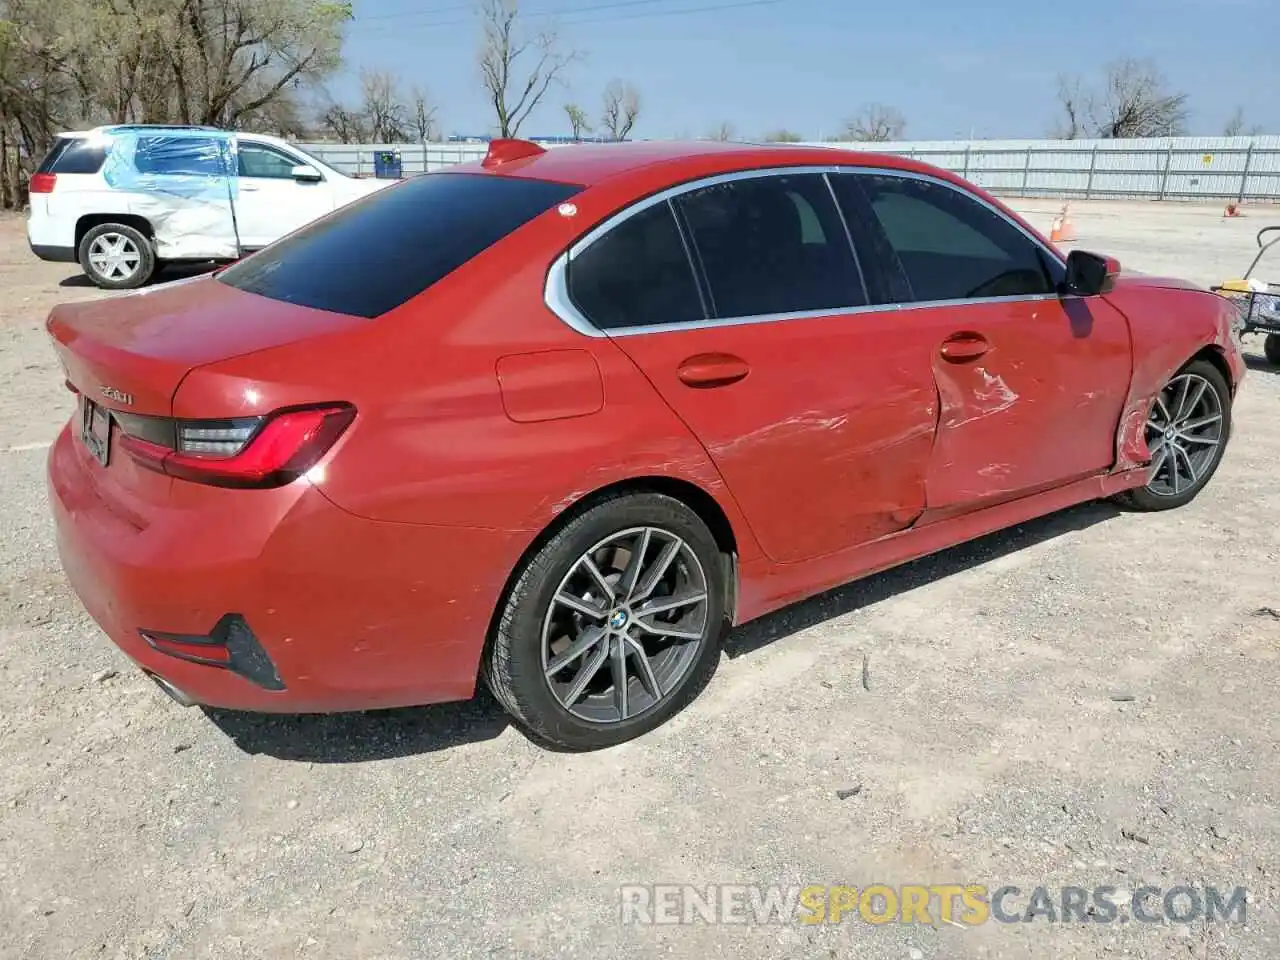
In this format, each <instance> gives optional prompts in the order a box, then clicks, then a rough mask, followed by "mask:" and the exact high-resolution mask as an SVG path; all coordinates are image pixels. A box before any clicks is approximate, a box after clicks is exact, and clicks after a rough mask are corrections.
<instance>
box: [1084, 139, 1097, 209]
mask: <svg viewBox="0 0 1280 960" xmlns="http://www.w3.org/2000/svg"><path fill="white" fill-rule="evenodd" d="M1097 169H1098V145H1097V144H1096V143H1095V144H1094V145H1093V150H1092V151H1091V152H1090V153H1089V180H1088V182H1087V183H1085V185H1084V198H1085V199H1086V200H1088V199H1090V198H1091V197H1092V196H1093V174H1094V171H1095V170H1097Z"/></svg>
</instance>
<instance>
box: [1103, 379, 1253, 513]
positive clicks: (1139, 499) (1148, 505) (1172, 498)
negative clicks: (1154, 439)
mask: <svg viewBox="0 0 1280 960" xmlns="http://www.w3.org/2000/svg"><path fill="white" fill-rule="evenodd" d="M1188 374H1189V375H1191V376H1192V377H1199V378H1201V379H1203V380H1204V381H1206V382H1207V383H1208V384H1209V389H1211V390H1213V391H1214V393H1216V394H1217V399H1218V407H1219V409H1220V410H1221V417H1222V420H1221V435H1220V437H1219V439H1218V443H1217V445H1216V446H1214V447H1213V448H1212V450H1211V455H1210V456H1208V457H1206V459H1205V461H1204V463H1203V465H1202V467H1201V468H1200V470H1199V472H1198V474H1197V475H1196V477H1195V482H1194V483H1192V484H1191V485H1190V486H1188V487H1187V488H1186V489H1184V490H1181V491H1179V492H1178V493H1170V492H1169V491H1168V489H1160V488H1161V486H1162V484H1160V483H1159V482H1158V481H1159V477H1160V476H1162V475H1163V473H1162V472H1161V471H1153V473H1152V477H1151V480H1150V482H1149V483H1148V484H1147V486H1145V487H1139V488H1137V489H1136V490H1127V491H1125V492H1124V493H1121V494H1119V495H1118V496H1116V497H1115V501H1116V502H1117V503H1119V504H1121V505H1122V506H1125V507H1128V508H1129V509H1131V510H1142V511H1156V510H1174V509H1176V508H1178V507H1181V506H1185V505H1186V504H1188V503H1190V502H1191V501H1192V500H1194V499H1195V498H1196V497H1197V496H1199V494H1200V491H1201V490H1203V489H1204V488H1205V486H1206V485H1207V484H1208V483H1209V481H1210V480H1211V479H1212V478H1213V475H1214V474H1215V473H1216V472H1217V470H1218V466H1219V465H1220V464H1221V463H1222V457H1223V455H1224V454H1225V453H1226V449H1227V443H1228V441H1229V440H1230V438H1231V389H1230V387H1228V386H1227V381H1226V378H1225V377H1223V375H1222V373H1221V372H1220V371H1219V370H1218V368H1217V367H1216V366H1214V365H1213V364H1212V363H1209V362H1208V361H1206V360H1193V361H1192V362H1191V363H1189V364H1187V365H1186V366H1185V367H1183V368H1182V369H1181V370H1179V371H1178V372H1177V373H1176V374H1174V376H1173V377H1172V378H1171V379H1170V383H1171V384H1172V383H1176V382H1177V381H1178V379H1179V378H1181V377H1183V376H1184V375H1188ZM1167 389H1169V386H1168V385H1166V386H1165V387H1164V388H1162V393H1163V391H1164V390H1167ZM1155 411H1156V404H1153V405H1152V414H1149V415H1148V419H1150V417H1151V416H1152V415H1154V414H1155ZM1164 486H1166V487H1167V484H1165V485H1164Z"/></svg>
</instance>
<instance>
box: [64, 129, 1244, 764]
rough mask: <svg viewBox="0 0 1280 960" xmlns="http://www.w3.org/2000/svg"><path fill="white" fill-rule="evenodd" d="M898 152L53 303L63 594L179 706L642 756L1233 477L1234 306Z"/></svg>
mask: <svg viewBox="0 0 1280 960" xmlns="http://www.w3.org/2000/svg"><path fill="white" fill-rule="evenodd" d="M1119 273H1120V268H1119V265H1118V264H1117V263H1115V262H1114V261H1113V260H1110V259H1107V258H1104V257H1101V256H1096V255H1092V254H1089V253H1085V252H1082V251H1076V252H1073V253H1072V254H1071V255H1070V256H1067V257H1064V256H1063V255H1062V254H1061V253H1060V252H1059V251H1058V250H1057V249H1055V248H1054V246H1052V245H1051V244H1049V243H1048V242H1047V241H1046V240H1045V239H1044V238H1043V237H1042V236H1041V235H1040V234H1038V233H1037V232H1036V231H1035V230H1033V229H1032V228H1031V227H1029V226H1028V225H1027V224H1026V223H1024V222H1023V221H1022V220H1021V219H1019V218H1018V217H1017V216H1016V215H1015V214H1013V213H1012V212H1011V211H1009V210H1008V209H1007V208H1006V207H1005V206H1003V205H1002V204H1001V203H1000V202H999V201H997V200H995V199H993V198H992V197H990V196H988V195H987V194H985V193H984V192H982V191H981V190H979V189H977V188H975V187H974V186H972V185H970V184H968V183H966V182H964V181H962V180H960V179H958V178H956V177H954V176H952V175H951V174H949V173H947V172H944V171H942V170H938V169H935V168H932V167H929V166H925V165H922V164H919V163H914V162H911V161H908V160H904V159H901V158H898V157H887V156H878V155H873V154H868V153H856V152H846V151H840V150H836V149H826V148H815V147H797V146H767V147H765V146H748V145H731V144H721V143H697V144H671V143H637V144H617V145H604V146H594V145H577V146H572V147H565V148H562V149H554V150H549V151H548V150H544V149H542V148H540V147H538V146H536V145H534V144H531V143H526V142H522V141H510V140H508V141H496V142H495V143H494V144H493V145H492V147H491V149H490V151H489V154H488V156H487V157H486V158H485V160H484V161H482V162H477V163H474V164H468V165H464V166H459V167H456V168H452V169H450V170H448V171H447V172H442V173H433V174H430V175H427V176H422V177H418V178H414V179H410V180H408V181H405V182H404V183H402V184H400V185H397V186H395V187H392V188H390V189H388V190H386V191H382V192H379V193H376V194H374V195H373V196H371V197H369V198H367V199H365V200H362V201H360V202H358V203H356V204H354V205H352V206H349V207H346V208H344V209H342V210H340V211H337V212H335V213H333V214H332V215H329V216H328V217H326V218H324V219H322V220H319V221H317V222H315V223H313V224H312V225H310V226H307V227H305V228H303V229H302V230H301V231H299V232H297V233H294V234H292V235H290V236H288V237H286V238H285V239H284V240H282V241H280V242H278V243H276V244H274V245H273V246H271V247H268V248H267V249H265V250H264V251H262V252H260V253H257V254H255V255H253V256H250V257H248V258H247V259H244V260H242V261H240V262H238V263H236V264H233V265H231V266H229V267H227V268H224V269H222V270H220V271H218V272H216V273H214V274H212V275H210V276H207V277H202V278H199V279H194V280H190V281H183V282H180V283H175V284H171V285H169V286H165V287H161V288H156V289H153V290H148V291H144V292H141V293H138V294H133V295H128V296H124V297H120V298H117V299H109V300H100V301H97V302H93V303H82V304H76V305H64V306H59V307H57V308H55V309H54V311H53V312H52V313H51V315H50V317H49V320H48V330H49V333H50V335H51V336H52V338H53V341H54V344H55V346H56V349H57V351H58V354H59V356H60V358H61V361H62V363H63V366H64V367H65V372H66V379H67V385H68V386H69V387H70V388H71V389H72V390H73V391H75V392H76V394H77V395H78V412H77V413H76V415H75V416H74V417H73V418H72V420H71V422H70V423H69V424H67V426H66V427H65V429H63V431H62V433H61V435H60V436H59V437H58V439H57V442H56V443H55V444H54V446H53V448H52V450H51V452H50V456H49V464H48V476H49V487H50V497H51V502H52V509H53V513H54V518H55V520H56V526H57V538H58V546H59V551H60V555H61V558H62V563H63V566H64V569H65V571H66V573H67V576H68V577H69V579H70V582H71V584H72V585H73V586H74V588H75V590H76V592H77V593H78V594H79V596H80V598H81V599H82V601H83V603H84V605H85V607H86V608H87V609H88V611H89V612H90V613H91V614H92V616H93V617H94V619H96V620H97V622H98V623H99V624H101V626H102V628H103V630H104V631H105V632H106V633H107V634H108V636H110V637H111V639H112V640H113V641H114V642H115V643H116V644H118V645H119V646H120V648H121V649H122V650H123V651H124V652H125V653H126V654H127V655H128V656H129V657H131V658H132V659H133V660H134V661H135V662H136V663H137V664H138V665H139V666H140V668H141V669H142V670H144V671H146V672H147V674H149V675H150V676H152V677H153V678H154V679H155V680H156V681H157V682H158V683H159V684H160V685H161V686H162V687H163V688H164V690H165V691H166V692H168V693H169V694H170V695H171V696H172V697H174V698H175V699H177V700H179V701H180V702H183V703H200V704H207V705H213V706H219V707H226V708H233V709H243V710H253V711H286V712H328V711H343V710H363V709H370V708H380V707H394V706H406V705H414V704H426V703H433V702H440V701H448V700H458V699H466V698H468V697H470V696H471V695H472V694H473V693H474V691H475V687H476V683H477V681H478V680H479V679H480V678H483V680H484V681H485V682H486V683H487V684H488V686H489V687H490V688H491V689H492V691H493V693H494V695H495V696H496V697H497V699H498V700H499V701H500V702H501V703H502V704H503V705H504V706H505V707H506V708H507V709H508V710H509V711H510V712H511V713H512V714H513V715H514V717H515V718H516V719H517V720H518V721H519V723H520V724H521V725H522V727H523V728H524V729H525V730H526V731H527V732H528V733H529V734H530V735H532V736H533V737H535V739H537V740H539V741H540V742H542V743H545V744H547V745H549V746H555V747H558V748H563V749H592V748H597V747H603V746H607V745H610V744H615V743H619V742H621V741H624V740H627V739H629V738H631V737H635V736H637V735H639V734H641V733H644V732H645V731H648V730H650V729H652V728H654V727H656V726H658V725H659V724H661V723H663V722H664V721H665V720H667V719H668V718H670V717H671V716H672V715H673V714H675V713H676V712H677V711H679V710H681V709H682V708H683V707H684V706H686V705H687V704H688V703H689V702H690V701H691V700H692V699H693V698H694V697H695V696H696V695H697V693H698V691H699V690H700V689H701V688H702V687H703V686H704V685H705V684H706V683H707V681H708V680H709V678H710V677H711V674H712V673H713V671H714V669H715V666H716V663H717V660H718V657H719V644H720V641H721V639H722V637H723V635H724V633H725V631H726V628H727V627H730V626H733V625H735V624H741V623H744V622H746V621H749V620H751V619H753V618H756V617H759V616H761V615H763V614H766V613H768V612H770V611H773V610H775V609H778V608H780V607H782V606H784V605H787V604H790V603H793V602H795V601H797V600H800V599H802V598H804V597H808V596H811V595H813V594H816V593H819V592H821V591H823V590H826V589H828V588H830V587H834V586H836V585H838V584H842V583H845V582H848V581H850V580H853V579H856V578H858V577H861V576H864V575H866V574H869V573H872V572H874V571H878V570H882V569H885V568H887V567H890V566H893V565H895V564H899V563H902V562H905V561H907V560H911V559H913V558H916V557H920V556H922V555H924V554H928V553H931V552H934V551H937V550H940V549H943V548H945V547H948V546H951V545H953V544H956V543H960V542H961V541H965V540H968V539H971V538H974V537H978V536H981V535H983V534H986V533H989V532H992V531H995V530H998V529H1000V528H1003V527H1007V526H1010V525H1012V524H1017V523H1021V522H1024V521H1026V520H1029V519H1031V518H1033V517H1036V516H1039V515H1042V514H1046V513H1049V512H1052V511H1056V510H1059V509H1061V508H1064V507H1068V506H1070V505H1073V504H1077V503H1081V502H1084V501H1088V500H1094V499H1101V498H1115V499H1118V500H1119V501H1121V502H1122V503H1124V504H1126V505H1128V506H1129V507H1131V508H1135V509H1139V510H1162V509H1167V508H1172V507H1178V506H1180V505H1182V504H1185V503H1187V502H1188V501H1189V500H1191V499H1192V498H1193V497H1195V496H1196V495H1197V494H1198V493H1199V492H1200V491H1201V490H1202V489H1203V488H1204V485H1205V484H1206V483H1207V482H1208V481H1209V479H1210V477H1212V476H1213V473H1214V471H1215V470H1216V469H1217V467H1218V464H1219V463H1220V462H1221V459H1222V456H1223V452H1224V450H1225V447H1226V444H1227V440H1228V437H1229V433H1230V421H1231V406H1232V400H1233V398H1234V396H1235V393H1236V390H1237V388H1238V386H1239V384H1240V382H1241V379H1242V377H1243V374H1244V365H1243V362H1242V358H1241V355H1240V353H1239V351H1238V348H1237V346H1236V345H1235V342H1234V340H1233V339H1232V335H1231V328H1232V307H1231V305H1230V304H1229V303H1228V302H1227V301H1225V300H1223V299H1221V298H1219V297H1217V296H1215V295H1213V294H1211V293H1208V292H1206V291H1203V290H1200V289H1197V288H1195V287H1192V286H1190V285H1188V284H1186V283H1182V282H1179V281H1177V280H1169V279H1161V278H1155V277H1147V276H1120V275H1119Z"/></svg>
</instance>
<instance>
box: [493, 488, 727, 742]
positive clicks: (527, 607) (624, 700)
mask: <svg viewBox="0 0 1280 960" xmlns="http://www.w3.org/2000/svg"><path fill="white" fill-rule="evenodd" d="M724 622H725V574H724V563H723V557H722V555H721V553H720V550H719V548H718V547H717V545H716V542H715V538H714V537H712V535H711V533H710V531H709V530H708V529H707V527H706V525H705V524H704V523H703V522H702V520H701V519H700V518H699V517H698V515H697V514H696V513H694V512H693V511H692V510H691V509H690V508H689V507H687V506H686V505H685V504H684V503H682V502H681V501H679V500H676V499H674V498H672V497H668V496H664V495H661V494H652V493H645V494H631V495H621V496H617V497H613V498H611V499H608V500H605V501H603V502H601V503H598V504H596V505H595V506H593V507H591V508H590V509H588V510H586V511H584V512H583V513H582V514H581V515H579V516H577V517H575V518H574V519H573V520H572V521H570V522H569V523H568V524H566V525H565V527H564V528H563V529H562V530H560V531H559V532H558V533H557V534H556V535H555V536H554V537H552V538H551V540H549V541H548V542H547V543H546V545H544V546H543V548H542V549H541V550H539V551H538V553H537V555H536V556H534V557H533V558H532V559H531V560H530V561H529V562H528V563H527V564H526V565H525V567H524V569H523V570H522V571H521V573H520V576H519V578H518V579H517V581H516V583H515V586H514V587H513V588H512V590H511V593H510V595H509V597H508V598H507V602H506V604H505V607H504V608H503V610H502V611H501V614H500V618H499V621H498V624H497V628H496V631H495V634H494V636H493V638H492V641H491V643H490V646H489V649H488V650H486V652H485V656H484V658H483V673H484V678H485V680H486V682H487V684H488V686H489V688H490V689H491V690H492V691H493V693H494V696H495V697H496V698H497V699H498V701H499V702H500V703H501V704H502V705H503V706H505V707H506V708H507V710H508V711H509V712H510V713H511V714H512V715H513V716H514V717H515V718H516V719H517V720H518V721H519V722H520V724H521V726H522V727H523V728H524V729H525V730H526V732H527V733H529V734H530V735H531V736H532V737H533V738H534V739H535V740H537V741H539V742H541V743H543V744H545V745H548V746H552V747H557V748H560V749H563V750H594V749H599V748H601V747H608V746H612V745H613V744H617V743H622V742H623V741H626V740H630V739H632V738H633V737H637V736H640V735H641V734H643V733H646V732H648V731H650V730H652V729H654V728H655V727H658V726H660V725H661V724H663V723H665V722H666V721H667V720H669V719H670V718H671V717H673V716H675V714H677V713H678V712H680V711H681V710H682V709H684V707H685V706H687V705H688V704H689V703H690V702H691V701H692V700H693V699H694V697H696V696H697V695H698V693H699V692H700V691H701V690H702V688H703V687H704V686H705V685H706V683H707V681H708V680H709V679H710V678H711V675H712V673H714V671H715V668H716V665H717V663H718V661H719V657H720V639H721V634H722V631H723V628H724Z"/></svg>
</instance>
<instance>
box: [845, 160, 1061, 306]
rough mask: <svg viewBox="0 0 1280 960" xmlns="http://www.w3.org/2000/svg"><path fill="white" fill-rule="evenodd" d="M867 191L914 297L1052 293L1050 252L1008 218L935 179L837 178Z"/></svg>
mask: <svg viewBox="0 0 1280 960" xmlns="http://www.w3.org/2000/svg"><path fill="white" fill-rule="evenodd" d="M841 180H842V183H841V187H842V189H850V188H853V189H860V190H861V191H862V192H863V194H864V195H865V198H866V201H867V203H868V204H869V206H870V209H871V211H872V212H873V216H874V218H875V220H876V221H877V224H878V226H879V227H880V229H881V230H882V231H883V235H884V237H885V238H886V239H887V241H888V245H889V246H890V247H891V248H892V250H893V252H894V253H895V254H896V255H897V258H898V260H899V261H900V263H901V265H902V269H903V271H904V272H905V273H906V276H907V280H908V282H909V283H910V286H911V296H912V299H914V300H970V299H985V298H989V297H1016V296H1040V295H1047V294H1052V293H1054V292H1055V283H1054V279H1053V277H1052V276H1051V275H1050V273H1049V266H1048V261H1047V257H1046V255H1045V254H1043V253H1042V251H1041V250H1040V249H1039V247H1037V246H1036V244H1035V243H1034V242H1032V240H1031V239H1030V238H1029V237H1027V236H1026V234H1024V233H1023V232H1022V231H1021V230H1019V229H1018V228H1017V227H1015V226H1014V225H1013V224H1012V223H1010V222H1009V221H1008V220H1006V219H1005V218H1003V217H1001V216H999V215H998V214H996V213H995V212H994V211H992V210H990V209H988V208H987V207H986V206H984V205H983V204H981V203H979V202H978V201H977V200H975V199H973V198H971V197H967V196H965V195H964V194H962V193H961V192H959V191H958V190H954V189H952V188H951V187H948V186H945V185H943V184H940V183H932V182H929V181H927V180H918V179H915V178H908V177H895V176H892V175H887V174H886V175H879V174H875V175H872V174H853V175H849V176H844V177H842V178H841Z"/></svg>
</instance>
